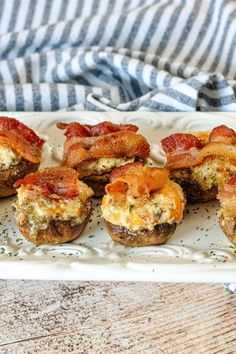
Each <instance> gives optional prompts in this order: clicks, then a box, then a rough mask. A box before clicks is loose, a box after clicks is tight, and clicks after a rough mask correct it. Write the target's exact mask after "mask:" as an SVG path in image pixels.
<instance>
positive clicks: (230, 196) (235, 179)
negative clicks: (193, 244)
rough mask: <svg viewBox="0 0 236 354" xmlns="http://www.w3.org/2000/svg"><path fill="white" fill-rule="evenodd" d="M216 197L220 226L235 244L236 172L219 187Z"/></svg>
mask: <svg viewBox="0 0 236 354" xmlns="http://www.w3.org/2000/svg"><path fill="white" fill-rule="evenodd" d="M217 198H218V199H219V201H220V204H221V208H220V210H219V211H218V217H219V224H220V227H221V229H222V230H223V232H224V234H225V235H226V236H227V237H228V239H229V241H230V242H232V243H233V244H234V245H236V172H234V173H233V175H232V177H231V178H230V180H229V181H228V183H226V184H225V185H224V186H223V187H222V188H220V191H219V194H218V196H217Z"/></svg>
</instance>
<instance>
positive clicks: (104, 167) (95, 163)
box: [77, 157, 135, 178]
mask: <svg viewBox="0 0 236 354" xmlns="http://www.w3.org/2000/svg"><path fill="white" fill-rule="evenodd" d="M134 160H135V159H134V158H133V159H125V158H115V157H109V158H100V159H97V160H91V161H86V162H83V163H81V164H80V165H79V166H78V168H77V170H78V172H79V173H80V178H84V177H88V176H91V175H102V174H104V173H108V172H111V170H112V169H113V168H115V167H118V166H122V165H125V164H127V163H129V162H134Z"/></svg>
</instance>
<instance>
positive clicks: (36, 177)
mask: <svg viewBox="0 0 236 354" xmlns="http://www.w3.org/2000/svg"><path fill="white" fill-rule="evenodd" d="M77 181H78V173H77V172H76V171H75V170H73V169H71V168H68V167H52V168H44V169H43V170H41V171H37V172H35V173H30V174H29V175H27V176H26V177H24V178H23V179H20V180H18V181H16V182H15V184H14V187H15V188H17V187H20V186H22V185H23V186H28V187H29V188H30V187H31V186H37V187H40V189H41V191H40V193H41V194H42V195H44V196H45V197H46V198H49V199H67V198H74V197H77V196H78V195H79V191H78V185H77Z"/></svg>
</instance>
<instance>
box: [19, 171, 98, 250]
mask: <svg viewBox="0 0 236 354" xmlns="http://www.w3.org/2000/svg"><path fill="white" fill-rule="evenodd" d="M14 186H15V187H16V188H18V189H17V192H18V199H17V201H16V203H14V204H13V210H14V215H15V220H16V224H17V226H18V228H19V230H20V231H21V232H22V234H23V235H24V236H25V238H26V239H28V240H29V241H31V242H33V243H34V244H36V245H40V244H42V243H45V244H46V243H51V244H56V243H64V242H69V241H72V240H74V239H75V238H77V237H79V236H80V235H81V233H82V232H83V231H84V229H85V227H86V225H87V223H88V221H89V218H90V215H91V203H90V197H91V196H92V195H93V191H92V189H91V188H89V187H88V186H87V185H86V184H85V183H83V182H82V181H80V180H79V179H78V173H77V172H76V171H74V170H73V169H70V168H67V167H54V168H45V169H43V170H41V171H38V172H35V173H31V174H29V175H28V176H26V177H25V178H24V179H21V180H19V181H17V182H16V183H15V185H14Z"/></svg>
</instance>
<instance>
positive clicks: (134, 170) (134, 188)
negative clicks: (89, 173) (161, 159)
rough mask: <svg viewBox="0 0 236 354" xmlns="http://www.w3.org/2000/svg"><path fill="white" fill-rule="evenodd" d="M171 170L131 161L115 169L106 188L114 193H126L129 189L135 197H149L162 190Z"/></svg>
mask: <svg viewBox="0 0 236 354" xmlns="http://www.w3.org/2000/svg"><path fill="white" fill-rule="evenodd" d="M168 177H169V172H168V170H167V169H165V168H157V167H149V166H144V165H143V164H142V163H129V164H127V165H126V166H121V167H117V168H115V169H114V170H113V172H112V176H111V183H109V184H108V185H107V186H106V188H105V190H106V193H108V194H112V195H118V196H119V195H124V194H125V193H126V192H127V191H128V190H129V192H130V194H131V195H132V196H133V197H134V198H147V197H149V195H150V193H153V192H155V191H158V190H160V189H161V188H163V187H164V185H165V184H166V182H167V181H168Z"/></svg>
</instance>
